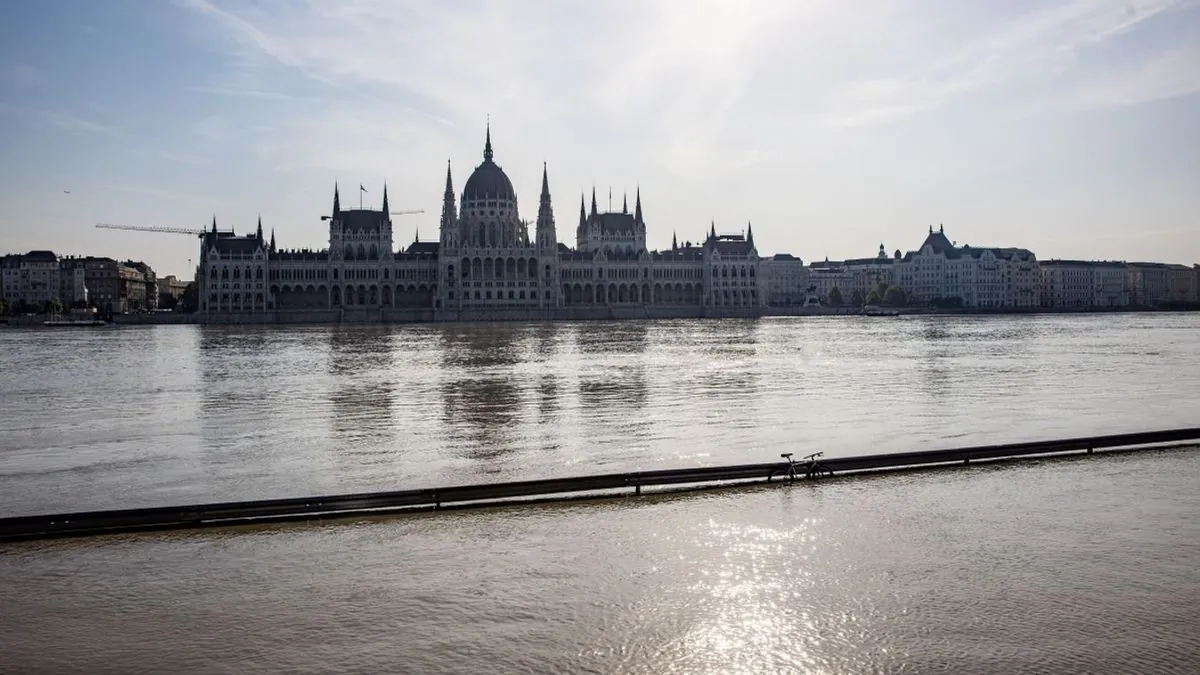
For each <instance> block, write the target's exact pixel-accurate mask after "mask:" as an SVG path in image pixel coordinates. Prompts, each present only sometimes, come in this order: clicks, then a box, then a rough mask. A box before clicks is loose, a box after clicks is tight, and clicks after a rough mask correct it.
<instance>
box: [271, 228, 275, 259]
mask: <svg viewBox="0 0 1200 675" xmlns="http://www.w3.org/2000/svg"><path fill="white" fill-rule="evenodd" d="M274 252H275V228H273V227H272V228H271V253H274Z"/></svg>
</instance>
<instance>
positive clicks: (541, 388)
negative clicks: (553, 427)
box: [537, 375, 562, 423]
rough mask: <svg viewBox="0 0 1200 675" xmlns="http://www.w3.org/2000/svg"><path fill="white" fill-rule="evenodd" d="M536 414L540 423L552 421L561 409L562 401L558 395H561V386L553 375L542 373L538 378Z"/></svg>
mask: <svg viewBox="0 0 1200 675" xmlns="http://www.w3.org/2000/svg"><path fill="white" fill-rule="evenodd" d="M537 393H538V414H539V415H540V420H541V422H542V423H546V422H552V421H554V420H555V419H557V418H558V412H559V410H561V409H562V401H560V400H559V397H560V396H562V387H561V386H560V384H559V380H558V378H557V377H555V376H554V375H542V376H541V377H540V378H539V379H538V385H537Z"/></svg>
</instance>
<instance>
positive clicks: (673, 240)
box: [671, 232, 679, 251]
mask: <svg viewBox="0 0 1200 675" xmlns="http://www.w3.org/2000/svg"><path fill="white" fill-rule="evenodd" d="M678 248H679V240H677V239H676V238H675V233H674V232H672V233H671V250H672V251H674V250H677V249H678Z"/></svg>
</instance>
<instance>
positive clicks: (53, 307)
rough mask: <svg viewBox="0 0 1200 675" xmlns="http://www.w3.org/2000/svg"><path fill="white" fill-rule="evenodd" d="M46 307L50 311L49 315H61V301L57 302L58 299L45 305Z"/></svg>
mask: <svg viewBox="0 0 1200 675" xmlns="http://www.w3.org/2000/svg"><path fill="white" fill-rule="evenodd" d="M46 307H47V309H49V310H50V313H51V314H62V311H63V304H62V300H59V299H58V298H54V299H53V300H51V301H50V302H48V303H46Z"/></svg>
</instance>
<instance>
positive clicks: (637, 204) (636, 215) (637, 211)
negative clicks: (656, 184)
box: [633, 185, 642, 223]
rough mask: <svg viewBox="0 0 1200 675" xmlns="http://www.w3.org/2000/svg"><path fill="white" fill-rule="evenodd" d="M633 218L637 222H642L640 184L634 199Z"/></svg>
mask: <svg viewBox="0 0 1200 675" xmlns="http://www.w3.org/2000/svg"><path fill="white" fill-rule="evenodd" d="M633 220H634V221H635V222H637V223H641V222H642V186H640V185H639V186H638V189H637V197H636V198H635V199H634V206H633Z"/></svg>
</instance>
